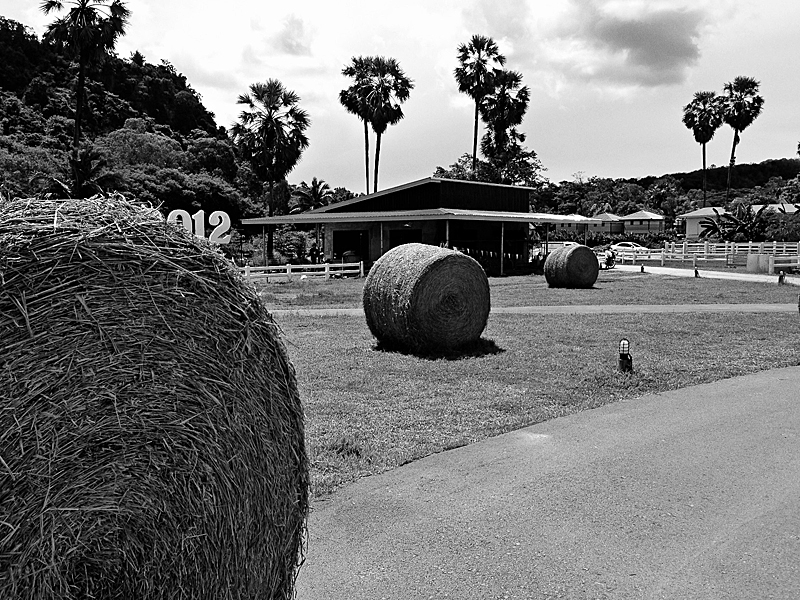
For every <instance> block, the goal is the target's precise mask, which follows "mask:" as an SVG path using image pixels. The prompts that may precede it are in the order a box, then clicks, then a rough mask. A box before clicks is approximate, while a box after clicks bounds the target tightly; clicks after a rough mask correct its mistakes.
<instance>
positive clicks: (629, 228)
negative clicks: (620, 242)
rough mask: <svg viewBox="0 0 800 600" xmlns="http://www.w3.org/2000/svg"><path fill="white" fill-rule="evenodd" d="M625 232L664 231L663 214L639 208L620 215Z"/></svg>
mask: <svg viewBox="0 0 800 600" xmlns="http://www.w3.org/2000/svg"><path fill="white" fill-rule="evenodd" d="M620 221H622V226H623V230H624V232H625V233H627V234H641V233H658V232H661V231H664V216H663V215H659V214H658V213H654V212H650V211H648V210H640V211H637V212H635V213H631V214H629V215H625V216H624V217H620Z"/></svg>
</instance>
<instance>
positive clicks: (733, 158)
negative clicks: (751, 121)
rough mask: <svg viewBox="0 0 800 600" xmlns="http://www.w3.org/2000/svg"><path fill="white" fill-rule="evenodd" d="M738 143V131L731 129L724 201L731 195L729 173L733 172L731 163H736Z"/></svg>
mask: <svg viewBox="0 0 800 600" xmlns="http://www.w3.org/2000/svg"><path fill="white" fill-rule="evenodd" d="M738 143H739V131H738V130H737V129H734V130H733V147H732V148H731V162H730V163H729V164H728V191H727V192H726V193H725V201H726V202H727V201H729V200H730V197H731V175H732V174H733V165H734V164H736V145H737V144H738Z"/></svg>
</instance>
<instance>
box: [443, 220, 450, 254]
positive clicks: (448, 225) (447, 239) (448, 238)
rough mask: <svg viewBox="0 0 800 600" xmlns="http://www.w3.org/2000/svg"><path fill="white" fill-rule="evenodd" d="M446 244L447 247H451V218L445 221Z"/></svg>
mask: <svg viewBox="0 0 800 600" xmlns="http://www.w3.org/2000/svg"><path fill="white" fill-rule="evenodd" d="M444 245H445V246H446V247H447V248H449V247H450V219H446V220H445V222H444Z"/></svg>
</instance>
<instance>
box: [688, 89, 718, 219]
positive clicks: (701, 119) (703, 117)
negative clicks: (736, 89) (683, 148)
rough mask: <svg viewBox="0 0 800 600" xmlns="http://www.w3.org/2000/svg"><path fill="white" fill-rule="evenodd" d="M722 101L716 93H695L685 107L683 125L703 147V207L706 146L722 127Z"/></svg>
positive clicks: (704, 200) (704, 198)
mask: <svg viewBox="0 0 800 600" xmlns="http://www.w3.org/2000/svg"><path fill="white" fill-rule="evenodd" d="M722 109H723V107H722V99H721V98H720V97H718V96H717V95H716V94H715V93H714V92H695V94H694V98H692V101H691V102H690V103H689V104H687V105H686V106H684V107H683V124H684V125H686V127H687V128H688V129H691V130H692V133H693V134H694V140H695V141H696V142H697V143H698V144H700V145H701V146H702V147H703V207H705V205H706V144H707V143H708V142H710V141H711V138H713V137H714V134H715V133H716V132H717V129H719V128H720V127H721V126H722Z"/></svg>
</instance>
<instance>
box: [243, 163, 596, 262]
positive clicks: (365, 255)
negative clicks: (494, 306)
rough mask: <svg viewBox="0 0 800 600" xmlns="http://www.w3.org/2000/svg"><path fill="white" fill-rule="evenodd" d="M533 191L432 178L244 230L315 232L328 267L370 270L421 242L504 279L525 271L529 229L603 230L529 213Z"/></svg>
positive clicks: (579, 219)
mask: <svg viewBox="0 0 800 600" xmlns="http://www.w3.org/2000/svg"><path fill="white" fill-rule="evenodd" d="M530 191H531V188H527V187H521V186H510V185H501V184H493V183H481V182H474V181H460V180H454V179H439V178H435V177H428V178H425V179H420V180H418V181H413V182H410V183H407V184H403V185H400V186H397V187H393V188H389V189H386V190H383V191H380V192H376V193H373V194H368V195H365V196H358V197H356V198H352V199H351V200H346V201H344V202H338V203H336V204H331V205H328V206H324V207H322V208H318V209H315V210H312V211H308V212H305V213H300V214H292V215H281V216H274V217H260V218H254V219H243V220H242V224H243V225H244V226H246V227H248V228H251V229H252V228H258V227H259V226H260V227H261V228H262V230H265V229H266V227H269V226H273V225H282V224H293V225H298V226H301V225H313V226H316V227H317V231H318V233H319V238H320V243H321V247H322V249H323V252H324V257H325V259H326V260H328V261H330V262H339V261H345V262H352V261H359V260H363V261H364V262H365V264H366V266H367V267H369V265H371V264H372V263H373V262H375V261H376V260H377V259H378V258H380V257H381V256H382V255H383V254H384V253H386V252H387V251H388V250H390V249H392V248H394V247H396V246H399V245H401V244H407V243H411V242H418V243H423V244H432V245H435V246H443V247H447V248H455V249H458V250H460V251H462V252H464V253H466V254H469V255H470V256H473V257H474V258H476V259H477V260H478V261H479V262H481V264H482V265H483V266H484V268H485V269H486V270H487V272H490V273H499V274H503V273H504V272H506V271H507V270H508V269H509V268H512V269H513V268H517V267H519V266H522V265H525V264H527V262H528V254H529V244H530V234H529V231H530V225H531V224H535V225H548V226H551V225H553V224H555V225H556V226H558V225H560V224H562V223H571V224H574V225H581V226H584V227H586V226H588V225H591V224H595V223H599V221H598V220H595V219H589V218H587V217H583V216H580V215H551V214H546V213H531V212H530V205H529V201H528V195H529V192H530ZM545 229H546V228H545ZM545 235H546V233H545ZM501 257H503V260H502V261H501V260H500V258H501Z"/></svg>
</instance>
